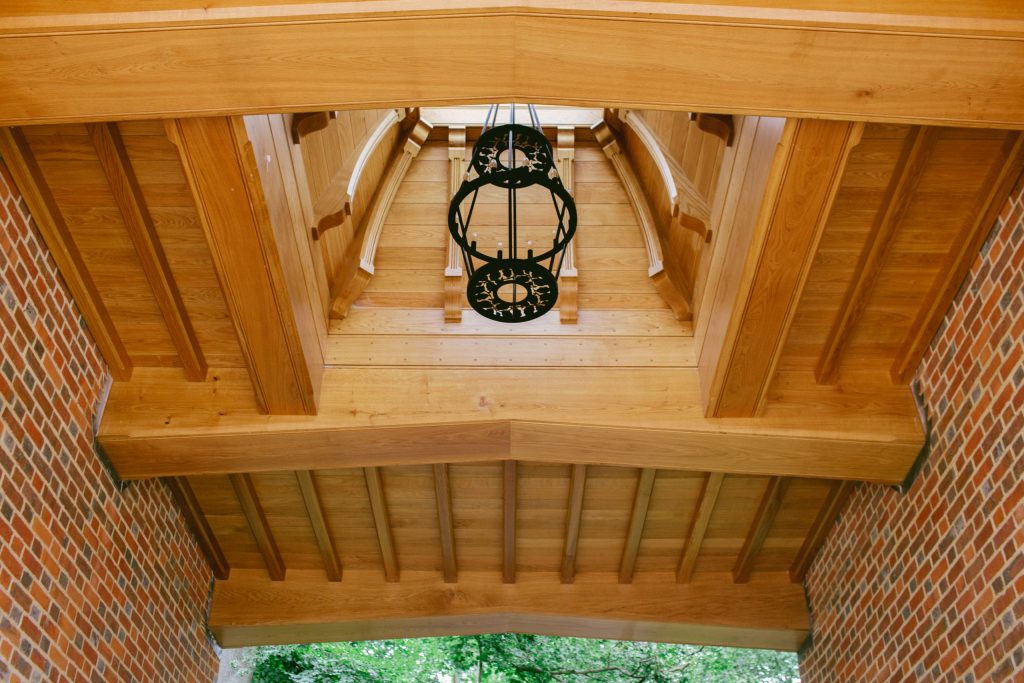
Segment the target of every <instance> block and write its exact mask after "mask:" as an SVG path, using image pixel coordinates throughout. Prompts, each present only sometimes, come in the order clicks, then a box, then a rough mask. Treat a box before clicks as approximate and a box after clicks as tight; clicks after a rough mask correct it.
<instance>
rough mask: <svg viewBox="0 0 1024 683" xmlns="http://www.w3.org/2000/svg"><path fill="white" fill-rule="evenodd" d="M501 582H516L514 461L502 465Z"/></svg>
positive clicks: (515, 466)
mask: <svg viewBox="0 0 1024 683" xmlns="http://www.w3.org/2000/svg"><path fill="white" fill-rule="evenodd" d="M501 470H502V479H501V481H502V488H501V496H502V522H501V532H502V533H501V538H502V541H501V548H502V553H501V580H502V581H503V582H504V583H515V582H516V510H517V507H516V498H517V495H518V494H517V490H518V489H517V483H518V478H519V477H518V473H517V465H516V461H515V460H506V461H504V462H503V463H502V466H501Z"/></svg>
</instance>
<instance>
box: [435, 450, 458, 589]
mask: <svg viewBox="0 0 1024 683" xmlns="http://www.w3.org/2000/svg"><path fill="white" fill-rule="evenodd" d="M434 496H435V497H436V498H437V528H438V532H439V533H440V536H441V566H442V568H443V571H444V581H445V583H455V582H456V581H458V578H459V564H458V559H457V558H456V555H455V521H454V519H453V518H452V487H451V483H450V482H449V480H448V465H446V464H444V463H438V464H435V465H434Z"/></svg>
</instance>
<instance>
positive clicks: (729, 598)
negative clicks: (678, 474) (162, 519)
mask: <svg viewBox="0 0 1024 683" xmlns="http://www.w3.org/2000/svg"><path fill="white" fill-rule="evenodd" d="M361 573H362V574H365V575H366V576H357V575H356V574H357V572H354V571H350V572H347V573H346V576H345V581H343V582H341V583H336V582H335V583H331V582H327V581H324V580H323V576H322V574H320V573H319V572H311V571H306V572H300V571H298V570H296V571H293V572H289V579H288V581H285V582H283V583H277V584H275V583H273V582H271V581H268V580H267V579H266V576H265V575H263V573H262V572H258V571H251V570H238V569H236V570H235V571H234V572H232V575H231V579H230V580H228V581H219V582H217V585H216V587H215V588H214V597H213V607H212V610H211V613H210V620H209V624H210V629H211V631H213V633H214V635H215V636H216V637H217V642H218V643H220V644H221V646H222V647H239V646H243V645H257V644H270V643H296V642H321V641H325V640H327V641H330V640H360V639H382V638H383V639H386V638H404V637H420V636H440V635H471V634H477V633H501V632H525V633H539V634H549V635H564V636H584V637H597V638H618V639H637V640H654V641H663V642H682V643H696V644H713V645H731V646H739V647H768V648H773V649H781V650H791V651H792V650H796V649H797V648H798V647H799V646H800V643H801V642H802V640H803V638H804V637H805V636H806V632H807V629H808V617H807V611H806V607H805V603H804V596H803V588H802V587H801V586H799V585H797V584H792V583H790V582H789V577H788V576H786V575H785V573H782V572H780V573H777V574H776V575H770V576H764V577H760V578H757V577H755V580H754V581H752V582H751V583H749V584H743V585H739V584H733V583H732V579H731V577H730V576H729V575H728V574H724V573H723V574H706V575H702V576H700V577H696V578H695V580H694V582H693V583H691V584H685V585H684V584H677V583H675V582H673V581H666V582H657V583H646V582H644V583H635V584H619V583H617V582H616V581H615V579H614V577H608V578H604V579H602V578H594V577H590V578H584V577H582V576H581V577H580V578H579V579H578V580H577V581H576V583H575V584H572V585H565V584H562V583H560V582H559V580H558V575H557V574H534V573H530V574H525V573H520V577H519V580H518V581H517V583H514V584H507V583H502V582H501V579H500V575H499V574H498V573H493V574H491V573H488V574H480V573H472V574H471V573H468V572H463V573H461V574H460V575H459V583H458V585H457V586H454V585H451V584H445V583H443V581H442V580H441V578H440V576H438V574H437V573H436V572H405V573H403V575H402V581H401V582H400V583H385V582H383V581H381V580H380V577H379V575H377V574H376V573H373V572H361Z"/></svg>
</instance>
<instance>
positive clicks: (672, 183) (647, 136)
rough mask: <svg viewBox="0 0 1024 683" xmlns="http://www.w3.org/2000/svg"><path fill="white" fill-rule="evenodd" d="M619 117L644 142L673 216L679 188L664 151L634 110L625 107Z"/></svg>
mask: <svg viewBox="0 0 1024 683" xmlns="http://www.w3.org/2000/svg"><path fill="white" fill-rule="evenodd" d="M619 118H620V120H621V121H622V122H623V123H625V124H626V125H627V126H629V127H630V128H632V129H633V132H634V133H636V135H637V137H638V138H640V141H641V142H643V143H644V147H645V148H646V149H647V153H648V154H649V155H650V156H651V160H652V161H654V165H655V167H656V168H657V169H658V173H659V174H661V180H662V182H664V183H665V192H666V193H667V194H668V204H669V206H671V207H672V217H673V218H675V216H676V215H678V213H679V188H678V187H676V179H675V176H674V175H673V173H672V167H671V166H669V163H668V160H667V159H666V158H665V153H664V152H663V151H661V145H660V144H658V139H657V138H656V137H654V133H653V132H652V131H651V129H650V128H649V127H648V126H647V123H645V122H644V120H643V119H642V118H641V117H640V116H638V115H637V113H636V112H635V111H633V110H631V109H627V110H625V111H624V112H622V113H621V114H620V115H619Z"/></svg>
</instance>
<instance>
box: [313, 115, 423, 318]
mask: <svg viewBox="0 0 1024 683" xmlns="http://www.w3.org/2000/svg"><path fill="white" fill-rule="evenodd" d="M432 128H433V126H432V125H431V124H430V123H428V122H427V121H424V120H423V119H420V120H419V121H417V122H416V124H415V125H414V126H413V128H412V130H410V131H409V132H408V133H407V134H406V135H405V136H404V138H403V140H402V141H401V142H400V143H399V145H400V149H401V151H400V152H399V153H398V154H396V155H395V156H394V157H393V158H392V160H391V163H390V164H389V166H388V170H387V172H386V173H385V174H384V177H383V179H381V182H380V186H379V187H378V188H377V193H376V196H375V197H374V200H373V205H372V206H371V207H370V211H369V212H368V213H367V215H366V217H365V218H364V219H363V224H362V225H361V226H359V230H358V231H357V232H356V234H355V235H353V237H352V242H351V243H350V244H349V248H348V250H347V251H346V252H345V258H344V261H343V262H342V265H341V267H340V268H339V269H338V273H337V274H336V275H335V278H334V283H333V284H332V286H331V317H332V318H344V317H345V316H347V315H348V311H349V309H350V308H351V307H352V304H353V302H355V300H356V299H357V298H358V297H359V295H360V294H362V292H363V289H364V288H365V287H366V285H367V284H369V282H370V278H371V277H373V271H374V268H373V261H374V258H375V257H376V254H377V245H378V243H379V242H380V233H381V231H382V230H383V229H384V221H385V219H386V218H387V215H388V212H389V211H390V210H391V204H392V202H394V200H395V195H397V194H398V188H399V186H400V185H401V184H402V180H403V179H404V178H405V174H406V173H407V172H408V170H409V166H411V165H412V160H413V159H414V158H415V157H416V156H417V155H418V154H419V153H420V149H421V148H422V147H423V143H424V142H426V140H427V136H428V135H429V134H430V131H431V129H432ZM357 250H358V251H357Z"/></svg>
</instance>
